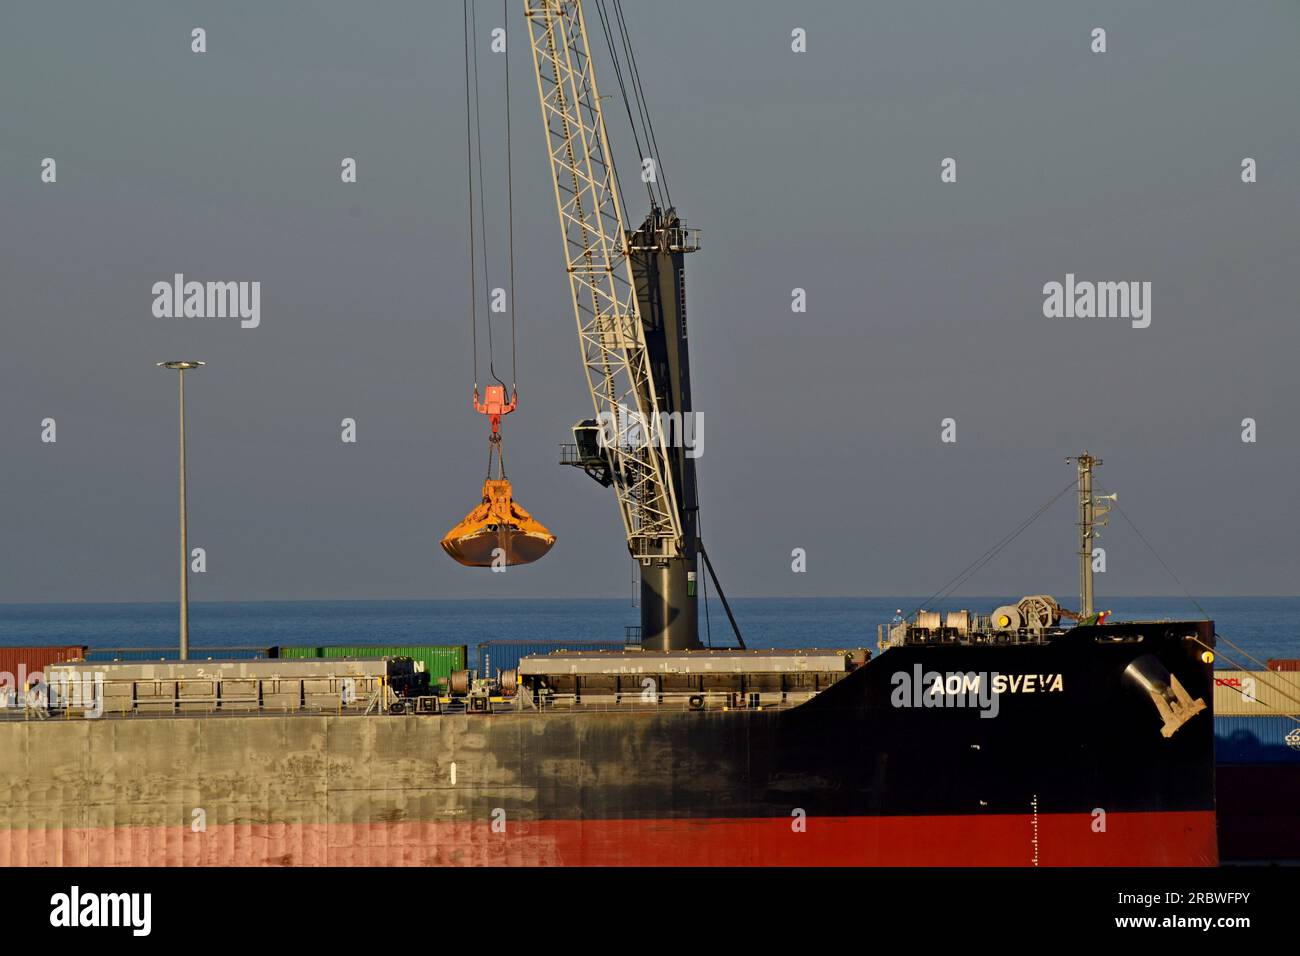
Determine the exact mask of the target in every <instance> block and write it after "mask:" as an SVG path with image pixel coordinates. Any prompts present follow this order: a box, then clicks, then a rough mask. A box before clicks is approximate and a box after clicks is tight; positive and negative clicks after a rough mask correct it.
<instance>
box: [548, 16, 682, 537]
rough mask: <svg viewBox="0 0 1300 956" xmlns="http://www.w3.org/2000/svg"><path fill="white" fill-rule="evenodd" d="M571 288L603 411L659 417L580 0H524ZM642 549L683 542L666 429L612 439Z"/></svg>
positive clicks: (610, 416) (585, 359) (628, 514)
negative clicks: (634, 439)
mask: <svg viewBox="0 0 1300 956" xmlns="http://www.w3.org/2000/svg"><path fill="white" fill-rule="evenodd" d="M524 14H525V17H526V19H527V22H528V31H529V38H530V41H531V46H532V51H533V65H534V67H535V68H536V70H535V72H536V76H537V92H538V97H539V100H540V102H541V109H542V123H543V125H544V126H545V129H546V139H547V154H548V155H549V157H550V167H551V182H552V185H553V186H554V187H555V201H556V206H557V208H558V210H559V217H560V229H561V232H562V234H563V237H564V255H565V265H566V267H567V269H568V273H569V290H570V292H571V294H572V298H573V308H574V315H575V317H576V319H577V323H578V336H579V340H580V345H581V352H582V363H583V367H584V369H585V370H586V374H587V384H588V386H589V388H590V390H591V398H592V403H593V405H594V406H595V410H596V417H597V420H598V421H602V422H610V423H614V422H617V423H618V424H619V428H618V434H619V435H623V434H624V428H625V423H626V422H627V419H628V416H629V414H630V413H632V412H635V413H636V414H637V415H639V416H640V417H639V421H640V422H659V421H660V416H659V412H660V406H661V404H662V403H661V401H660V399H659V396H658V395H657V392H656V388H655V383H654V379H653V377H652V375H651V369H650V359H649V354H648V351H647V348H646V338H645V330H644V328H643V326H642V323H641V316H640V313H639V306H638V304H637V296H636V286H635V283H634V278H633V274H632V267H631V263H630V261H629V249H628V239H627V230H626V228H625V225H624V222H623V214H622V207H621V205H620V201H619V195H618V185H617V182H616V179H615V176H614V166H613V161H612V159H611V154H610V148H609V139H608V136H607V134H606V131H605V119H604V115H603V113H602V111H601V105H600V95H599V93H598V92H597V89H596V77H595V74H594V72H593V69H592V63H591V56H590V47H589V45H588V41H587V26H586V22H585V21H584V19H583V15H582V6H581V4H580V3H579V2H578V0H524ZM606 451H607V454H608V457H609V462H610V468H611V472H612V477H613V479H614V480H613V487H614V490H615V492H616V494H617V496H618V503H619V510H620V512H621V513H622V516H623V524H624V526H625V529H626V531H627V540H628V547H629V549H630V550H631V551H632V554H633V555H634V556H636V557H638V558H644V559H650V558H676V557H678V556H679V554H681V552H682V550H683V541H682V524H681V517H680V512H679V510H678V495H677V491H676V489H675V487H674V481H673V475H672V469H671V468H670V467H669V458H668V453H667V450H666V448H665V445H664V435H663V433H662V431H657V432H656V433H654V434H650V435H645V434H644V433H642V440H641V441H639V442H638V443H637V445H636V446H635V447H632V446H628V445H625V444H623V442H622V441H621V440H615V441H614V442H612V443H609V444H608V445H607V448H606Z"/></svg>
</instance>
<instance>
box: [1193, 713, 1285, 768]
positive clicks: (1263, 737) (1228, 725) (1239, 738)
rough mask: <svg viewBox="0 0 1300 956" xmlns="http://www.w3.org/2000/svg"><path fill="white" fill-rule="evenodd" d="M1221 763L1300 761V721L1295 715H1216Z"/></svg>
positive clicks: (1216, 743) (1216, 748)
mask: <svg viewBox="0 0 1300 956" xmlns="http://www.w3.org/2000/svg"><path fill="white" fill-rule="evenodd" d="M1214 759H1215V762H1216V763H1219V764H1276V763H1294V764H1300V721H1297V720H1296V719H1295V718H1293V717H1287V716H1283V715H1271V716H1268V717H1215V718H1214Z"/></svg>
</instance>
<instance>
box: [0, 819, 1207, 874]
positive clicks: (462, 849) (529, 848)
mask: <svg viewBox="0 0 1300 956" xmlns="http://www.w3.org/2000/svg"><path fill="white" fill-rule="evenodd" d="M1105 823H1106V830H1105V832H1101V833H1099V832H1095V831H1094V829H1093V827H1094V825H1095V824H1094V820H1093V817H1092V816H1091V815H1090V814H1082V813H1080V814H1039V815H1038V816H1037V817H1034V816H1033V815H1030V814H1024V815H997V816H980V817H973V816H928V817H927V816H923V817H851V818H843V817H841V818H813V819H810V820H808V821H806V825H807V828H806V831H805V832H795V831H794V829H793V827H792V821H786V820H780V819H777V820H771V819H762V820H758V819H712V820H587V821H576V820H549V821H541V822H529V823H512V822H509V821H507V824H506V832H505V833H497V832H493V831H492V828H491V826H490V825H489V824H487V823H431V822H430V823H420V822H400V823H366V824H360V823H356V824H354V823H335V824H235V825H226V826H212V827H209V828H208V829H207V831H206V832H202V833H194V832H191V830H190V828H189V827H187V826H178V827H161V826H141V827H128V826H123V827H101V828H94V829H77V828H62V829H50V830H44V829H26V830H6V831H0V866H24V865H26V866H295V865H297V866H443V865H448V866H473V865H479V866H1213V865H1215V864H1217V863H1218V849H1217V837H1216V833H1215V817H1214V813H1213V812H1211V811H1204V812H1178V813H1173V812H1167V813H1127V814H1120V813H1114V814H1110V815H1108V816H1107V817H1106V821H1105Z"/></svg>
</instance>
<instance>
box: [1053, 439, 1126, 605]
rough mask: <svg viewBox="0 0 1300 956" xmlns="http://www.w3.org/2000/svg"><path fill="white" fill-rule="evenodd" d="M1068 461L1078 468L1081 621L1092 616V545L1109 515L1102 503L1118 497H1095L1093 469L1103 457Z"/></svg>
mask: <svg viewBox="0 0 1300 956" xmlns="http://www.w3.org/2000/svg"><path fill="white" fill-rule="evenodd" d="M1065 460H1066V461H1073V462H1076V463H1077V464H1078V466H1079V620H1080V621H1086V620H1087V619H1088V618H1091V617H1092V615H1093V601H1092V542H1093V539H1095V538H1099V537H1100V535H1099V534H1098V533H1097V528H1100V527H1104V526H1105V524H1106V515H1108V514H1110V508H1109V507H1107V506H1105V505H1104V504H1103V503H1104V502H1107V501H1114V500H1115V499H1116V497H1117V496H1116V495H1113V494H1112V495H1104V496H1102V497H1100V498H1094V497H1093V496H1092V469H1093V468H1095V467H1096V466H1097V465H1100V464H1102V460H1101V459H1100V458H1094V457H1093V456H1092V455H1090V454H1088V452H1087V450H1085V451H1084V453H1083V454H1082V455H1074V456H1072V457H1070V458H1067V459H1065ZM1098 505H1101V507H1100V508H1099V507H1098Z"/></svg>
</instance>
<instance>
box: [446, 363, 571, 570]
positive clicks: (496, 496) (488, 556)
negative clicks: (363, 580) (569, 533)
mask: <svg viewBox="0 0 1300 956" xmlns="http://www.w3.org/2000/svg"><path fill="white" fill-rule="evenodd" d="M491 391H492V386H489V388H488V392H489V394H490V393H491ZM553 544H555V535H553V534H551V532H550V531H548V530H547V529H546V528H545V527H544V526H543V525H542V524H541V522H539V521H537V519H535V518H534V517H533V516H532V515H530V514H529V513H528V512H527V511H525V510H524V509H523V508H522V507H521V506H520V505H519V503H518V502H516V501H515V500H514V497H513V495H512V493H511V490H510V482H509V481H507V480H506V479H505V478H489V479H488V480H487V481H485V482H484V483H483V503H482V504H480V505H479V506H478V507H477V508H475V509H474V510H473V511H471V512H470V513H469V514H467V515H466V516H465V520H464V521H462V522H461V523H460V524H458V525H456V527H454V528H452V529H451V530H450V531H448V532H447V534H446V535H445V536H444V537H443V539H442V548H443V550H444V551H446V552H447V553H448V554H449V555H451V556H452V558H454V559H455V560H456V561H458V562H460V563H461V564H463V565H465V566H466V567H469V568H493V567H505V566H509V565H516V564H530V563H531V562H533V561H536V560H537V559H538V558H540V557H543V556H544V555H545V554H546V552H548V551H550V550H551V546H552V545H553Z"/></svg>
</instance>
